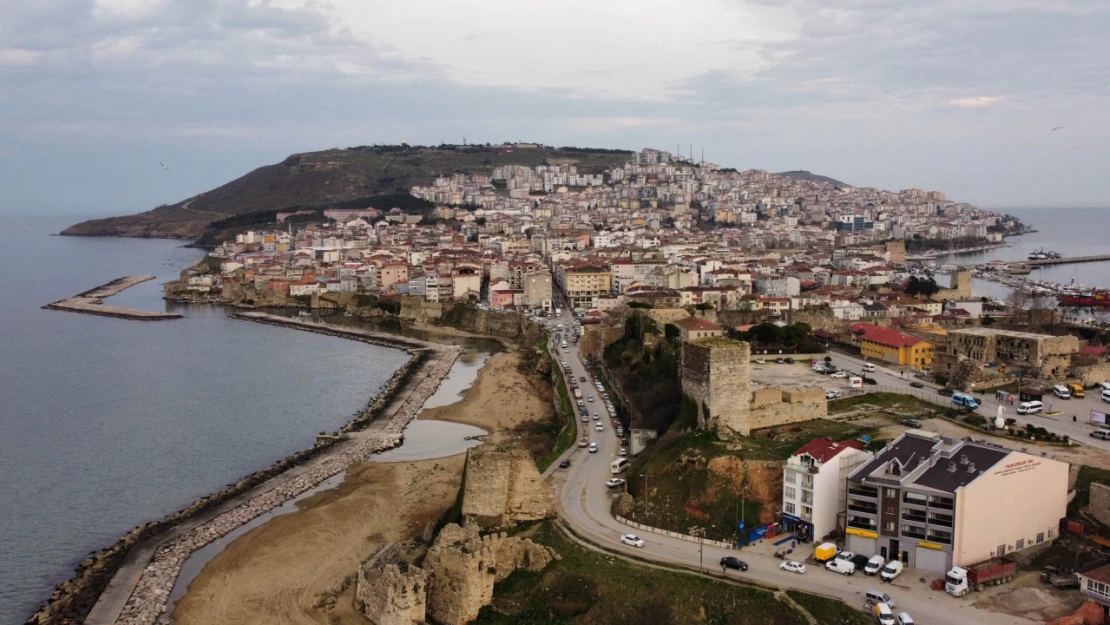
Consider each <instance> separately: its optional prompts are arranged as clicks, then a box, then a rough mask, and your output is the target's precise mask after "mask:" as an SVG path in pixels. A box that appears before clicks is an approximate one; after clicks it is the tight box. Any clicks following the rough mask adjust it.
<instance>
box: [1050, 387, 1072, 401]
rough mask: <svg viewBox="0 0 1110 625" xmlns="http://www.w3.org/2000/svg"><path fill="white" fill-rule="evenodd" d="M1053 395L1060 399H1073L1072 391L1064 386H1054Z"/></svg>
mask: <svg viewBox="0 0 1110 625" xmlns="http://www.w3.org/2000/svg"><path fill="white" fill-rule="evenodd" d="M1052 394H1053V395H1055V396H1057V397H1059V398H1060V399H1071V391H1069V390H1068V387H1066V386H1064V385H1063V384H1057V385H1056V386H1053V387H1052Z"/></svg>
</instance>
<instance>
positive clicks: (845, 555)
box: [836, 551, 856, 562]
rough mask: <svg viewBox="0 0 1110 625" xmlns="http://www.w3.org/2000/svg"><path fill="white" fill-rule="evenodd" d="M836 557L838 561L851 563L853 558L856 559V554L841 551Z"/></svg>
mask: <svg viewBox="0 0 1110 625" xmlns="http://www.w3.org/2000/svg"><path fill="white" fill-rule="evenodd" d="M836 557H837V559H838V560H848V561H849V562H851V561H852V558H854V557H856V554H854V553H852V552H851V551H841V552H840V553H838V554H836Z"/></svg>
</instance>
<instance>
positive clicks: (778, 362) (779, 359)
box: [775, 358, 786, 365]
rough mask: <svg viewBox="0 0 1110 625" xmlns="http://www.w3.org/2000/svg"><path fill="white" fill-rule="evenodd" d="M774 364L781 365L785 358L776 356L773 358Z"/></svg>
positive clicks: (784, 362)
mask: <svg viewBox="0 0 1110 625" xmlns="http://www.w3.org/2000/svg"><path fill="white" fill-rule="evenodd" d="M775 364H776V365H783V364H786V359H785V358H776V359H775Z"/></svg>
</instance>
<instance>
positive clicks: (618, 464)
mask: <svg viewBox="0 0 1110 625" xmlns="http://www.w3.org/2000/svg"><path fill="white" fill-rule="evenodd" d="M627 468H628V458H620V459H619V460H614V461H613V462H612V464H610V465H609V470H610V471H611V472H613V473H623V472H624V470H625V469H627Z"/></svg>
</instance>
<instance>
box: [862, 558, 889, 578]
mask: <svg viewBox="0 0 1110 625" xmlns="http://www.w3.org/2000/svg"><path fill="white" fill-rule="evenodd" d="M885 564H886V558H884V557H882V556H871V559H870V560H868V561H867V566H865V567H863V574H864V575H878V574H879V571H881V570H882V568H883V566H884V565H885Z"/></svg>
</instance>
